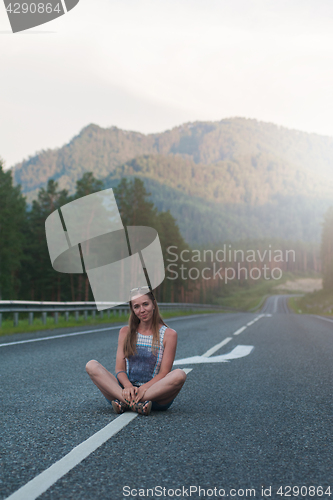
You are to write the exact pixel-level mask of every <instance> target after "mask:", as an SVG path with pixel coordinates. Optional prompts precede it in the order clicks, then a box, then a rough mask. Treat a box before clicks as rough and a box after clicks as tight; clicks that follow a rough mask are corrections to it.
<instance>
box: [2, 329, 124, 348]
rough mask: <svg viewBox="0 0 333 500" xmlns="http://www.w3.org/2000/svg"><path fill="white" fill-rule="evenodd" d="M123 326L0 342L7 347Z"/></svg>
mask: <svg viewBox="0 0 333 500" xmlns="http://www.w3.org/2000/svg"><path fill="white" fill-rule="evenodd" d="M121 326H125V325H118V326H108V327H107V328H99V329H98V330H84V331H81V332H73V333H62V334H61V335H53V336H51V337H39V338H38V339H28V340H17V341H16V342H8V343H6V344H0V347H6V346H9V345H17V344H27V343H29V342H41V341H42V340H52V339H61V338H63V337H75V335H86V334H87V333H98V332H106V331H107V330H116V329H117V328H119V329H120V328H121Z"/></svg>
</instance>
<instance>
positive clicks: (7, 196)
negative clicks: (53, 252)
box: [0, 159, 26, 300]
mask: <svg viewBox="0 0 333 500" xmlns="http://www.w3.org/2000/svg"><path fill="white" fill-rule="evenodd" d="M3 167H4V165H3V161H2V160H1V159H0V300H1V299H2V300H5V299H6V300H10V299H15V298H17V296H18V293H19V288H20V276H19V271H20V269H21V262H22V259H23V252H24V244H25V237H24V228H25V224H26V202H25V198H24V197H23V196H22V194H21V187H20V186H13V181H12V173H11V171H7V172H5V171H4V168H3Z"/></svg>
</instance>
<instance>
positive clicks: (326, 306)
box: [288, 290, 333, 316]
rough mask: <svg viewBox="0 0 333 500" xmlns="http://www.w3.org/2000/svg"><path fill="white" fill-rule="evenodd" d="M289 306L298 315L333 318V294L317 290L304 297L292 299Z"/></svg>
mask: <svg viewBox="0 0 333 500" xmlns="http://www.w3.org/2000/svg"><path fill="white" fill-rule="evenodd" d="M288 305H289V307H290V308H291V309H292V311H293V312H295V313H296V314H319V315H324V316H333V292H327V291H326V290H317V291H316V292H312V293H306V294H304V295H303V296H302V297H292V298H291V299H289V302H288Z"/></svg>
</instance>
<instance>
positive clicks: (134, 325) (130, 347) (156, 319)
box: [124, 292, 168, 358]
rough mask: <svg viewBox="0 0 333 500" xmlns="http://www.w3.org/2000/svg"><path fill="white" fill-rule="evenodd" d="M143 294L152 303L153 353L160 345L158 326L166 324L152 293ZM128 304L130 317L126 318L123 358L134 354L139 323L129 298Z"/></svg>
mask: <svg viewBox="0 0 333 500" xmlns="http://www.w3.org/2000/svg"><path fill="white" fill-rule="evenodd" d="M145 295H147V296H148V297H149V298H150V300H151V301H152V303H153V305H154V311H153V317H152V331H153V342H152V351H153V353H156V352H157V350H158V348H159V345H160V327H161V324H162V325H164V326H168V325H166V324H165V323H164V321H163V319H162V316H161V314H160V311H159V309H158V305H157V302H156V300H155V297H154V295H153V294H152V292H148V293H146V294H145ZM129 306H130V310H131V313H130V317H129V320H128V326H129V329H128V333H127V335H126V337H125V341H124V355H125V358H128V356H133V355H134V354H136V342H137V337H138V334H137V332H138V326H139V324H140V320H139V318H138V317H137V315H136V314H135V312H134V310H133V306H132V301H131V300H130V302H129Z"/></svg>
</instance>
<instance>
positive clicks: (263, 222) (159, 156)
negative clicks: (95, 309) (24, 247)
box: [12, 118, 333, 244]
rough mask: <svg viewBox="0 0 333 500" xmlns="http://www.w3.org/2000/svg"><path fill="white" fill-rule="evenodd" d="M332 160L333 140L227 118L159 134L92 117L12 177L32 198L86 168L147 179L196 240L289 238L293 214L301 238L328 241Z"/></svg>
mask: <svg viewBox="0 0 333 500" xmlns="http://www.w3.org/2000/svg"><path fill="white" fill-rule="evenodd" d="M332 164H333V138H330V137H328V136H320V135H318V134H309V133H307V132H301V131H297V130H293V129H287V128H285V127H281V126H278V125H275V124H272V123H266V122H260V121H257V120H254V119H247V118H228V119H224V120H221V121H219V122H202V121H196V122H190V123H186V124H183V125H180V126H177V127H174V128H172V129H170V130H167V131H165V132H161V133H153V134H142V133H140V132H134V131H126V130H122V129H120V128H118V127H114V126H113V127H109V128H102V127H99V126H98V125H95V124H90V125H87V126H86V127H84V128H83V129H82V130H81V131H80V133H79V134H77V135H76V136H75V137H73V139H72V140H71V141H69V142H68V143H67V144H65V145H64V146H63V147H61V148H57V149H52V150H46V151H42V152H40V153H38V154H37V155H35V156H32V157H30V158H29V159H28V160H24V161H22V162H21V163H19V164H17V165H16V166H14V168H13V171H12V175H13V177H14V182H15V183H16V184H21V185H22V191H23V193H24V194H25V195H26V196H27V199H28V201H29V202H31V200H32V199H34V198H36V196H37V193H38V190H39V189H40V188H41V187H44V186H45V185H46V183H47V181H48V180H49V179H50V178H52V179H54V180H56V181H57V182H58V183H59V187H60V189H68V190H69V192H70V193H71V192H74V190H75V183H76V181H77V180H78V179H79V178H81V177H82V176H83V174H84V173H85V172H87V171H92V172H93V173H94V176H95V177H96V178H98V179H103V180H104V181H105V185H106V186H112V185H116V184H117V182H119V180H120V179H121V178H122V177H129V178H133V177H135V176H138V177H140V178H141V179H142V180H143V181H144V183H145V186H146V187H147V188H148V189H150V190H151V191H152V193H151V198H152V200H153V201H154V203H155V204H156V205H157V206H159V207H160V209H163V210H170V211H171V213H172V215H174V216H175V217H176V220H177V222H178V224H179V227H180V229H181V232H182V235H183V236H184V237H185V235H186V237H185V239H187V241H188V242H189V243H192V244H194V243H195V244H199V243H202V242H203V241H217V240H219V241H220V240H221V238H223V235H226V234H228V235H229V237H230V238H231V239H232V234H234V235H235V237H236V234H237V237H242V236H243V237H249V236H258V237H259V236H260V237H267V236H269V235H270V234H272V235H273V234H274V236H278V237H283V238H287V237H288V238H289V237H290V235H292V234H293V231H292V227H291V226H290V222H286V217H288V216H289V217H290V218H291V219H292V218H294V224H295V228H297V230H296V231H295V232H294V234H295V235H296V234H297V235H298V237H299V238H301V239H304V240H306V241H310V240H311V239H312V240H313V241H319V238H320V223H321V220H322V217H323V213H324V211H325V210H326V209H327V208H328V206H329V205H330V204H331V203H332V200H333V169H332ZM166 188H167V189H166ZM161 196H162V199H159V197H161ZM169 199H170V200H171V199H172V200H173V201H169ZM194 200H196V202H195V203H194ZM295 200H297V203H295ZM161 207H163V208H161ZM176 207H177V210H176ZM286 207H289V212H288V210H287V211H286ZM219 213H221V214H224V219H225V220H228V227H227V223H226V222H225V221H224V222H223V221H222V220H221V223H220V225H217V224H216V223H215V222H214V224H212V223H211V221H212V220H213V219H216V218H218V217H219V215H218V214H219ZM269 214H271V216H270V215H269ZM273 214H274V216H273ZM221 219H222V218H221ZM198 220H200V221H201V222H200V224H203V225H207V224H208V225H209V226H211V230H210V231H209V230H208V229H207V227H205V230H204V231H203V228H202V235H201V236H200V231H199V230H198V228H197V227H196V224H195V223H196V221H198ZM230 224H231V225H232V226H233V228H234V229H231V230H230V227H229V226H230ZM213 226H214V230H213ZM287 227H288V229H287ZM309 227H311V231H310V232H309ZM239 228H242V229H241V230H240V229H239ZM203 233H205V237H203ZM311 235H312V236H311ZM207 238H208V240H207Z"/></svg>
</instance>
